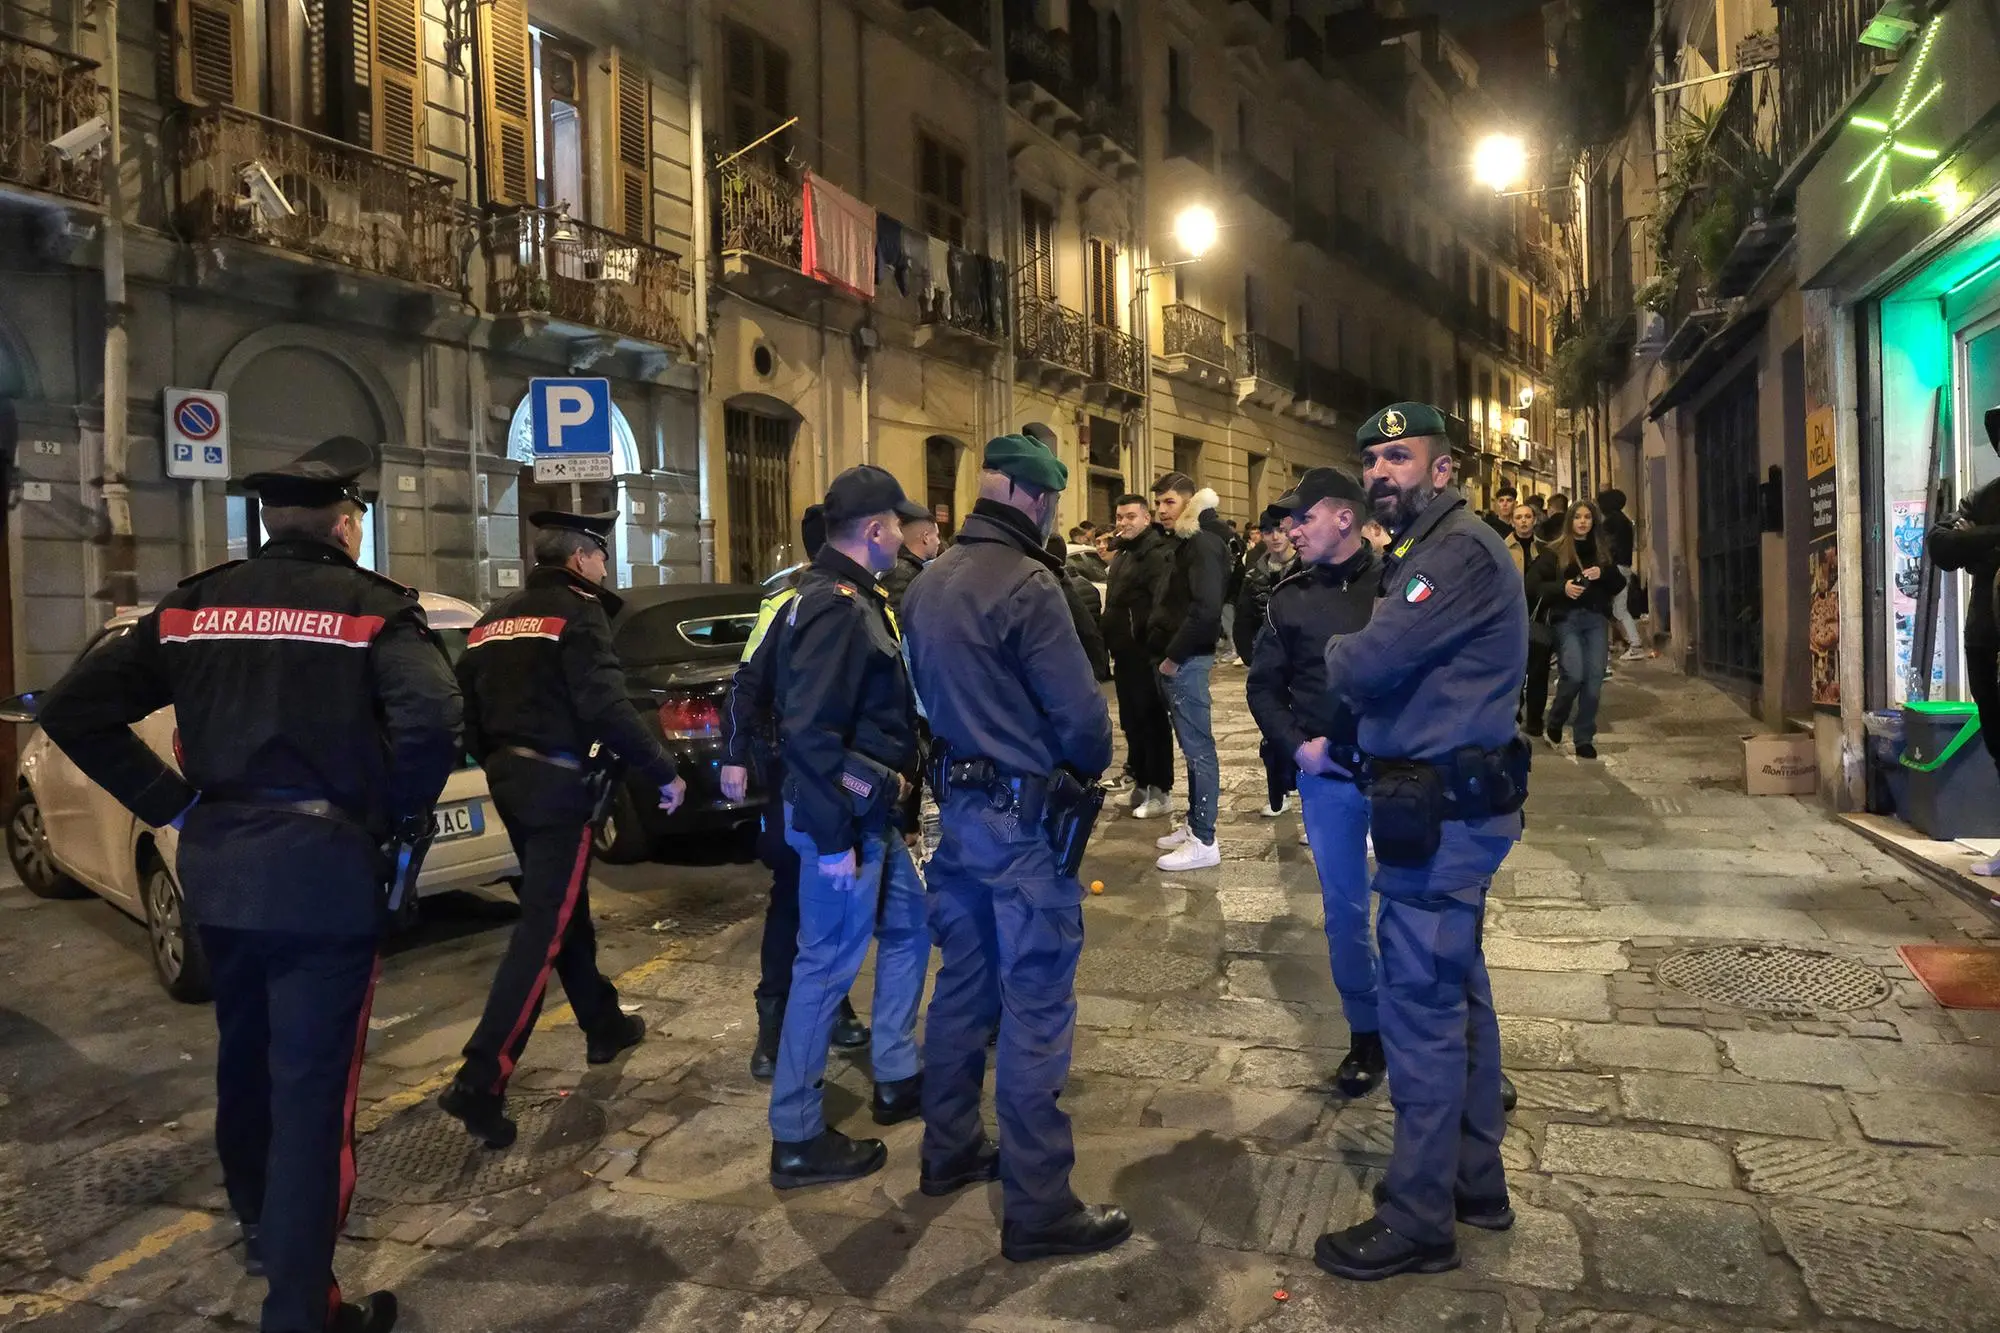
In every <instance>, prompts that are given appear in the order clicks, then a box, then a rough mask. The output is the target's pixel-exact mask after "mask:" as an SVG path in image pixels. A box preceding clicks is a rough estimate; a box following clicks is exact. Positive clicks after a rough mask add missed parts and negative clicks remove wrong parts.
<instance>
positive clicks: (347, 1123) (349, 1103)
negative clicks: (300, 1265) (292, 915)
mask: <svg viewBox="0 0 2000 1333" xmlns="http://www.w3.org/2000/svg"><path fill="white" fill-rule="evenodd" d="M381 979H382V955H380V954H376V955H375V966H374V967H373V969H371V970H370V971H369V973H368V991H367V993H366V994H364V995H363V996H362V997H361V1018H360V1019H359V1021H357V1022H356V1023H355V1025H354V1058H353V1060H351V1061H349V1063H348V1066H347V1100H346V1103H345V1104H344V1106H343V1108H342V1111H341V1129H340V1203H339V1205H338V1210H337V1211H336V1212H335V1213H334V1218H333V1238H334V1241H335V1243H338V1242H339V1240H340V1233H341V1232H342V1231H343V1230H345V1229H346V1227H347V1207H348V1205H349V1204H351V1203H353V1202H354V1180H355V1174H354V1103H355V1099H356V1098H357V1097H359V1096H360V1095H361V1057H362V1056H363V1055H364V1054H365V1053H366V1052H367V1050H368V1019H369V1017H370V1016H371V1015H372V1014H373V1013H374V1011H375V983H376V982H378V981H380V980H381ZM340 1303H341V1296H340V1279H338V1278H336V1277H334V1276H333V1274H332V1273H331V1272H329V1273H328V1274H327V1284H326V1306H327V1320H328V1321H329V1322H331V1321H332V1319H333V1316H334V1312H336V1311H338V1310H339V1309H340Z"/></svg>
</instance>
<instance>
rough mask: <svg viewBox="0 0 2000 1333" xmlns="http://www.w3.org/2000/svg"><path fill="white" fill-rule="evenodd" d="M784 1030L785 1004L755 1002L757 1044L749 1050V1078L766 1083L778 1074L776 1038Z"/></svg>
mask: <svg viewBox="0 0 2000 1333" xmlns="http://www.w3.org/2000/svg"><path fill="white" fill-rule="evenodd" d="M784 1030H785V1002H784V1001H783V1000H782V999H768V1000H767V999H764V998H762V997H759V998H758V1000H757V1044H756V1045H755V1046H753V1047H751V1048H750V1077H751V1078H754V1079H761V1080H762V1081H764V1082H766V1083H768V1082H770V1081H771V1076H772V1075H773V1074H776V1073H777V1072H778V1037H779V1035H780V1034H781V1033H783V1032H784Z"/></svg>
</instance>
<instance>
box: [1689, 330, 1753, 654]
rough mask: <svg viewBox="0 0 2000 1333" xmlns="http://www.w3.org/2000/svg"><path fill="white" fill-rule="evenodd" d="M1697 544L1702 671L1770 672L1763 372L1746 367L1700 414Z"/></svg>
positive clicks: (1697, 435)
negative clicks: (1760, 499) (1762, 502)
mask: <svg viewBox="0 0 2000 1333" xmlns="http://www.w3.org/2000/svg"><path fill="white" fill-rule="evenodd" d="M1695 476H1696V487H1695V491H1696V506H1695V514H1694V521H1695V550H1696V552H1697V560H1698V562H1699V566H1700V570H1701V589H1700V595H1699V596H1698V597H1697V598H1696V600H1697V601H1698V602H1699V603H1700V604H1701V637H1700V640H1699V643H1698V644H1697V657H1698V661H1699V662H1700V664H1701V669H1702V671H1703V672H1705V673H1707V674H1709V675H1715V676H1727V677H1730V678H1732V679H1735V680H1740V681H1745V682H1748V683H1751V684H1756V683H1758V682H1760V681H1762V680H1763V678H1764V568H1763V559H1764V557H1763V537H1762V533H1761V530H1760V526H1759V524H1758V521H1757V520H1758V503H1757V373H1756V371H1755V370H1754V369H1752V370H1747V371H1745V372H1744V373H1743V374H1742V375H1740V376H1738V377H1737V379H1736V380H1735V381H1733V382H1732V383H1731V384H1730V385H1729V386H1728V387H1727V388H1725V389H1724V390H1723V391H1722V392H1721V393H1720V394H1718V395H1717V396H1716V398H1715V399H1714V401H1712V402H1711V403H1709V405H1708V406H1706V407H1704V408H1703V409H1702V410H1701V411H1700V412H1699V413H1698V414H1697V415H1696V417H1695Z"/></svg>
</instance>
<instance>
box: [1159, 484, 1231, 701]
mask: <svg viewBox="0 0 2000 1333" xmlns="http://www.w3.org/2000/svg"><path fill="white" fill-rule="evenodd" d="M1220 503H1221V501H1220V499H1218V498H1217V496H1216V494H1215V492H1214V491H1212V490H1209V489H1207V488H1206V487H1204V488H1203V489H1201V490H1199V491H1196V492H1195V494H1194V498H1193V499H1191V500H1189V501H1188V502H1187V507H1186V508H1184V509H1182V510H1181V514H1180V517H1179V518H1178V519H1176V520H1175V522H1174V525H1173V527H1172V529H1171V530H1170V531H1169V533H1168V537H1169V539H1170V540H1171V541H1172V542H1173V544H1174V549H1173V553H1172V555H1171V556H1170V557H1169V558H1168V559H1167V560H1165V561H1164V562H1163V564H1164V566H1165V568H1164V570H1163V571H1162V578H1161V581H1160V586H1159V589H1158V591H1157V592H1155V593H1154V595H1153V614H1152V617H1151V618H1150V619H1149V620H1148V621H1147V624H1146V639H1147V643H1148V645H1149V646H1150V647H1151V648H1152V650H1153V656H1154V657H1156V658H1160V659H1163V660H1165V661H1169V662H1174V663H1181V662H1185V661H1187V660H1188V659H1189V658H1190V657H1205V656H1208V655H1210V654H1212V653H1213V652H1214V651H1215V645H1216V642H1217V641H1218V640H1219V639H1220V638H1221V637H1222V599H1223V594H1224V592H1225V591H1226V590H1227V588H1228V586H1229V567H1230V564H1231V563H1232V562H1231V558H1230V554H1229V525H1228V524H1227V523H1224V522H1223V521H1222V517H1221V515H1219V514H1217V513H1216V512H1215V509H1216V506H1217V505H1218V504H1220Z"/></svg>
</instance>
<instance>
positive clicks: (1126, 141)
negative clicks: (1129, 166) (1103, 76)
mask: <svg viewBox="0 0 2000 1333" xmlns="http://www.w3.org/2000/svg"><path fill="white" fill-rule="evenodd" d="M1082 101H1083V106H1082V107H1081V108H1079V110H1078V114H1079V115H1080V116H1081V118H1082V120H1083V129H1084V133H1086V134H1101V135H1103V136H1104V137H1105V138H1107V139H1109V140H1111V141H1112V142H1113V143H1115V144H1117V145H1118V146H1119V147H1120V148H1123V149H1124V150H1125V151H1126V152H1128V153H1132V154H1134V155H1136V154H1137V153H1138V151H1139V113H1138V112H1137V111H1136V110H1134V109H1133V108H1132V106H1131V105H1130V104H1129V103H1126V102H1120V101H1115V100H1113V99H1112V98H1111V97H1110V96H1109V95H1108V94H1105V93H1101V92H1092V93H1088V94H1086V95H1085V96H1084V97H1083V99H1082Z"/></svg>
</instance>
